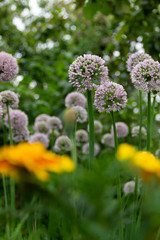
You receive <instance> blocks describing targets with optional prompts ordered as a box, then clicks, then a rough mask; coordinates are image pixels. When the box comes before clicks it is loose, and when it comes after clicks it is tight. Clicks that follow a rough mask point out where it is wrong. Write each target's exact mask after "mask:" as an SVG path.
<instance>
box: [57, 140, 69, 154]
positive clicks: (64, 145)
mask: <svg viewBox="0 0 160 240" xmlns="http://www.w3.org/2000/svg"><path fill="white" fill-rule="evenodd" d="M54 151H56V152H58V153H63V152H69V151H71V140H70V139H69V138H68V137H67V136H60V137H58V138H57V139H56V141H55V145H54Z"/></svg>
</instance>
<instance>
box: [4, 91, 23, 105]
mask: <svg viewBox="0 0 160 240" xmlns="http://www.w3.org/2000/svg"><path fill="white" fill-rule="evenodd" d="M18 103H19V99H18V96H17V94H16V93H14V92H12V91H10V90H6V91H3V92H1V93H0V104H1V106H2V107H4V108H6V106H7V105H8V106H9V107H11V108H17V107H18Z"/></svg>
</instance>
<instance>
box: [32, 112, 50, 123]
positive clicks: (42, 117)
mask: <svg viewBox="0 0 160 240" xmlns="http://www.w3.org/2000/svg"><path fill="white" fill-rule="evenodd" d="M49 119H50V116H49V115H47V114H40V115H38V116H37V117H36V119H35V123H36V122H40V121H45V122H48V120H49Z"/></svg>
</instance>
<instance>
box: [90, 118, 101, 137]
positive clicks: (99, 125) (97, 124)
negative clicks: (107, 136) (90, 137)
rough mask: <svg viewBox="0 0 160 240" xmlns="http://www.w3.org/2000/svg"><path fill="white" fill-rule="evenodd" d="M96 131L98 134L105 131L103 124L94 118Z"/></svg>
mask: <svg viewBox="0 0 160 240" xmlns="http://www.w3.org/2000/svg"><path fill="white" fill-rule="evenodd" d="M87 130H88V131H89V125H88V127H87ZM94 131H95V133H96V134H100V133H102V131H103V125H102V123H101V122H100V121H98V120H94Z"/></svg>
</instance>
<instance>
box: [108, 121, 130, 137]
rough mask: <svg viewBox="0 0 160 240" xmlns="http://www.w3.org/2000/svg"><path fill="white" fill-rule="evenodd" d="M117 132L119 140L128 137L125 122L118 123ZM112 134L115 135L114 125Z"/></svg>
mask: <svg viewBox="0 0 160 240" xmlns="http://www.w3.org/2000/svg"><path fill="white" fill-rule="evenodd" d="M116 131H117V137H118V138H123V137H126V136H127V135H128V133H129V129H128V126H127V124H126V123H124V122H116ZM111 134H112V135H113V134H114V131H113V125H112V127H111Z"/></svg>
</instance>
